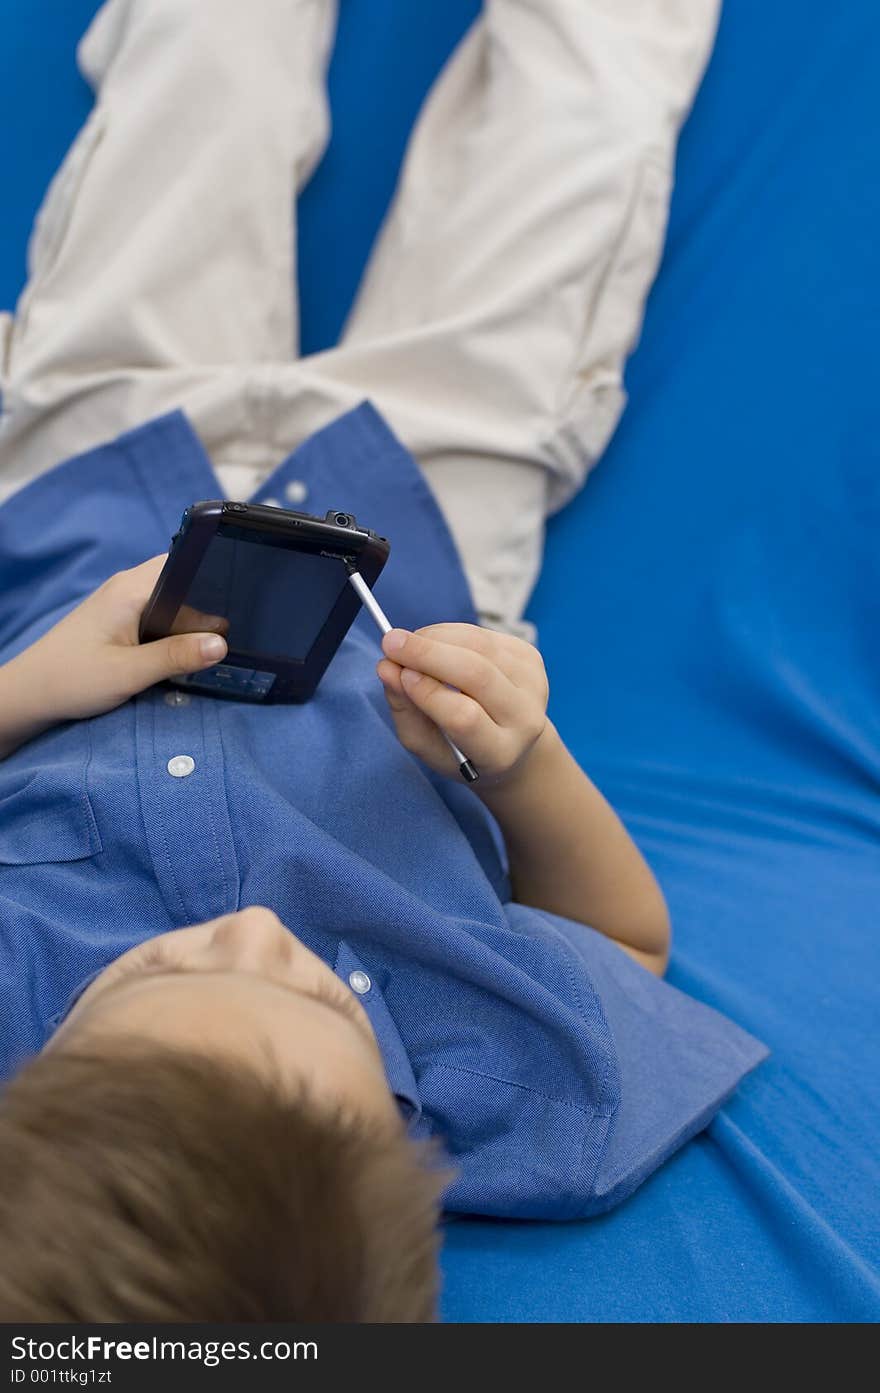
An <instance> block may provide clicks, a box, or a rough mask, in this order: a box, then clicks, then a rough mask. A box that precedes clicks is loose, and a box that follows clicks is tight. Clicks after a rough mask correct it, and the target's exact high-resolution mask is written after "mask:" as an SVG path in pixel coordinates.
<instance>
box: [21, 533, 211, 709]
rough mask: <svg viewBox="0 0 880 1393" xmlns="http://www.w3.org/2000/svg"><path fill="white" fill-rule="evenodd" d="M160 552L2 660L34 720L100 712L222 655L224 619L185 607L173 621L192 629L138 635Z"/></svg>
mask: <svg viewBox="0 0 880 1393" xmlns="http://www.w3.org/2000/svg"><path fill="white" fill-rule="evenodd" d="M165 560H166V558H165V557H164V556H154V557H153V558H152V560H150V561H145V562H143V564H142V565H140V566H135V567H133V569H132V570H130V571H119V572H118V573H117V574H116V575H114V576H111V577H110V579H109V580H107V581H105V582H104V584H103V585H101V586H99V588H98V589H97V590H96V591H95V592H94V594H92V595H89V596H88V598H87V599H85V600H83V602H82V604H80V605H78V606H77V608H76V609H74V610H72V611H71V612H70V614H68V615H67V616H66V617H65V618H64V619H62V620H60V622H59V623H58V624H56V625H55V627H54V628H53V629H50V630H49V632H48V633H47V634H45V635H44V636H43V637H42V638H41V639H38V640H37V642H36V643H35V644H33V646H32V647H31V648H28V649H26V650H25V652H24V653H22V654H20V656H19V657H18V658H15V659H13V660H12V662H11V663H10V664H9V665H8V668H7V669H5V673H6V676H7V680H9V681H11V680H12V679H13V678H15V679H17V681H16V687H17V688H20V689H21V690H22V691H24V690H28V691H29V692H30V693H31V696H30V703H29V704H30V709H31V713H32V714H33V716H34V717H35V718H39V722H40V724H41V725H43V726H45V725H47V724H50V723H54V722H55V721H66V720H75V719H81V718H84V717H88V716H98V715H102V714H103V713H104V712H105V711H112V710H113V708H114V707H115V706H119V705H120V704H121V703H122V702H123V701H127V700H128V698H129V697H132V696H134V695H135V694H136V693H137V692H142V691H144V690H145V689H146V688H147V687H151V686H152V685H153V684H154V683H155V682H161V681H162V680H163V679H164V678H168V677H179V676H182V675H183V674H185V673H189V672H198V671H200V670H201V669H203V668H206V667H211V666H213V664H214V663H217V662H219V661H220V660H221V659H222V658H224V657H225V655H226V640H225V638H224V637H223V631H224V630H225V629H226V628H227V627H228V626H227V624H226V621H225V620H223V619H221V618H219V617H218V616H217V615H208V614H197V613H196V612H195V611H192V610H190V611H189V612H188V613H187V614H184V613H183V611H181V614H180V615H179V616H178V619H177V621H176V627H177V628H178V629H183V628H187V629H189V628H193V629H194V628H196V627H197V628H198V630H199V631H198V632H195V633H192V632H177V633H175V634H173V635H172V636H171V637H169V638H162V639H157V640H156V641H155V642H153V643H143V644H142V643H139V642H138V626H139V624H140V618H141V614H142V613H143V610H144V607H145V606H146V603H147V601H148V600H149V598H150V594H151V593H152V590H153V587H154V585H155V584H156V581H157V580H158V578H159V574H160V572H161V570H162V567H163V565H164V564H165ZM212 631H213V632H212ZM25 677H26V679H27V680H26V681H25Z"/></svg>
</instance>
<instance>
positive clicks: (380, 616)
mask: <svg viewBox="0 0 880 1393" xmlns="http://www.w3.org/2000/svg"><path fill="white" fill-rule="evenodd" d="M348 578H349V580H350V581H351V583H352V585H353V586H354V588H355V590H356V591H357V593H358V595H359V596H360V598H361V600H362V602H363V606H364V609H365V610H367V612H368V613H369V614H370V616H371V618H372V619H373V620H374V621H375V624H376V628H377V629H378V630H379V631H380V633H383V634H387V633H388V630H389V629H390V628H391V627H392V626H391V624H389V622H388V618H387V616H386V614H385V611H384V610H383V609H382V606H381V605H380V604H378V603H377V601H376V598H375V596H374V595H373V592H372V590H371V589H370V587H369V586H368V585H367V582H366V581H365V580H364V578H363V576H362V575H361V574H360V572H359V571H349V573H348ZM437 728H438V730H439V731H440V734H441V735H442V736H443V739H444V740H445V741H446V743H447V745H448V746H449V748H450V750H451V751H452V753H453V754H454V755H455V758H456V759H457V760H458V770H459V773H460V774H461V777H462V778H463V779H464V780H465V781H466V782H467V783H469V784H475V783H476V782H477V779H478V778H479V777H480V775H479V773H478V772H477V770H476V769H475V768H474V766H473V765H472V764H471V762H470V760H469V759H468V757H467V755H463V754H462V752H461V750H460V749H459V748H458V746H457V745H456V744H455V741H454V740H450V738H449V736H448V735H447V734H446V731H445V730H443V728H442V726H438V727H437Z"/></svg>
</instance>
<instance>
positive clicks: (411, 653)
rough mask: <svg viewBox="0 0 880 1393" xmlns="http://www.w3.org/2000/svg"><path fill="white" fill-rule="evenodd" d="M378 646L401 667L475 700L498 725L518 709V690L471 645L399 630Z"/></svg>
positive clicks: (506, 722)
mask: <svg viewBox="0 0 880 1393" xmlns="http://www.w3.org/2000/svg"><path fill="white" fill-rule="evenodd" d="M382 648H383V651H384V652H385V654H386V656H387V657H389V658H391V659H392V661H393V662H395V663H398V664H399V665H400V666H401V667H403V668H409V669H410V670H411V671H415V672H420V673H423V674H424V675H426V676H428V677H433V678H436V680H437V681H438V682H446V683H448V684H449V685H451V686H453V687H457V688H458V690H459V691H460V692H464V693H465V695H466V696H469V697H472V698H473V700H474V701H476V702H478V703H479V705H480V706H481V707H482V708H483V710H484V711H486V712H487V713H488V715H489V716H490V717H491V718H492V720H493V721H495V722H496V724H498V725H509V724H511V723H513V722H514V721H515V720H516V719H517V716H518V715H519V714H520V712H521V709H522V701H523V698H522V693H521V692H520V691H519V690H518V689H517V688H516V687H515V686H514V685H513V683H512V682H511V681H510V678H509V677H507V676H506V675H505V674H504V673H503V672H502V671H501V669H500V668H499V667H498V666H497V664H496V663H494V662H492V661H491V659H490V658H488V657H486V656H484V654H482V653H479V652H476V651H475V650H474V649H473V648H463V647H461V645H459V644H457V643H443V642H440V641H439V640H438V639H434V638H426V637H425V636H424V635H423V634H409V633H406V632H405V631H404V630H402V629H392V630H391V632H390V633H388V634H386V635H385V637H384V639H383V641H382ZM407 691H409V688H407Z"/></svg>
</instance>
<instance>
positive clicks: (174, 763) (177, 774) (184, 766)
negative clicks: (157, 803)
mask: <svg viewBox="0 0 880 1393" xmlns="http://www.w3.org/2000/svg"><path fill="white" fill-rule="evenodd" d="M195 767H196V762H195V760H194V759H193V757H192V755H174V756H173V757H172V758H171V759H169V761H168V773H169V774H170V775H171V777H172V779H185V778H186V776H187V774H191V773H192V771H193V770H194V769H195Z"/></svg>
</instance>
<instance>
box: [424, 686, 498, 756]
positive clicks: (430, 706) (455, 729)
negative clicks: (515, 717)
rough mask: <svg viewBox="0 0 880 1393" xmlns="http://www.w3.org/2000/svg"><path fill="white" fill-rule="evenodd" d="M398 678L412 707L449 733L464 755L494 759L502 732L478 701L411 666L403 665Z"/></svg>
mask: <svg viewBox="0 0 880 1393" xmlns="http://www.w3.org/2000/svg"><path fill="white" fill-rule="evenodd" d="M400 680H401V685H402V687H403V691H404V692H405V694H406V696H407V697H408V698H409V700H410V701H411V702H412V704H413V706H415V707H416V708H417V709H418V711H420V712H421V713H422V714H423V715H424V716H427V717H428V718H429V719H430V720H431V721H432V722H433V723H434V725H436V726H439V727H440V729H441V730H443V731H445V732H446V734H447V735H449V736H451V738H452V739H453V740H454V741H455V743H456V744H457V745H458V746H459V747H460V748H461V749H462V750H463V751H464V753H465V754H466V755H468V756H469V757H470V758H471V759H473V760H475V761H477V762H479V761H480V760H489V761H490V762H492V763H494V762H495V761H496V760H497V758H498V755H499V747H500V744H501V742H502V741H503V740H504V738H505V736H504V732H502V730H501V728H500V727H499V726H498V725H497V724H496V723H495V721H493V720H492V717H491V716H489V715H488V714H487V712H486V710H485V708H484V707H482V706H481V705H480V703H479V702H478V701H475V700H474V699H473V697H470V696H467V695H466V694H465V693H464V692H456V691H453V689H452V688H451V687H447V686H446V684H445V683H443V682H438V681H437V680H436V678H434V677H427V676H425V674H424V673H420V672H416V671H414V669H412V668H404V670H403V672H402V673H401V677H400Z"/></svg>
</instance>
